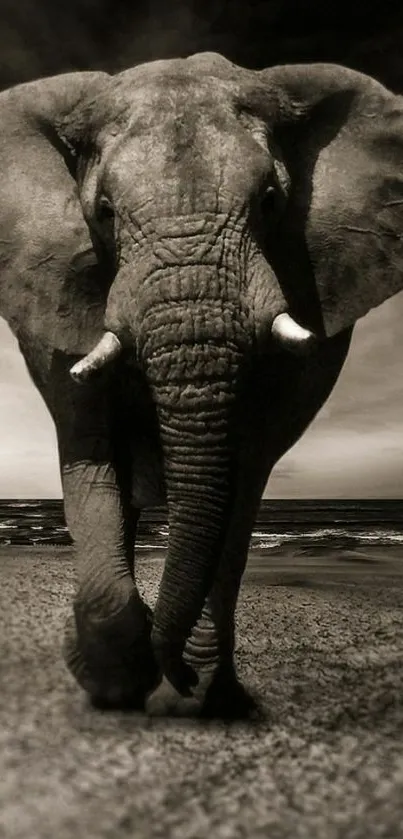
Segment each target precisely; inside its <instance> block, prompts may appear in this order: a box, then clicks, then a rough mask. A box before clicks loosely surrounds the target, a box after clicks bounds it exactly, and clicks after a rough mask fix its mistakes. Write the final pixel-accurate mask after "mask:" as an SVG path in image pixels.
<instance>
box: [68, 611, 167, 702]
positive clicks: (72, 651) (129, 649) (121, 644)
mask: <svg viewBox="0 0 403 839" xmlns="http://www.w3.org/2000/svg"><path fill="white" fill-rule="evenodd" d="M151 625H152V612H151V610H150V609H149V608H148V606H147V605H146V604H145V603H143V601H142V600H140V597H139V596H138V595H133V596H131V597H130V598H129V600H128V601H127V603H126V605H125V606H124V607H123V608H122V609H120V610H119V612H117V613H114V614H113V615H110V616H107V617H105V618H102V619H95V618H94V617H93V616H91V617H90V616H89V614H88V613H86V610H85V608H83V607H82V606H80V608H78V607H75V610H74V615H73V616H72V617H71V618H70V619H69V621H68V622H67V626H66V633H65V639H64V649H63V652H64V658H65V661H66V664H67V666H68V668H69V670H70V671H71V673H72V674H73V676H74V677H75V679H76V680H77V682H78V683H79V685H80V686H81V687H82V688H83V689H84V690H85V691H86V692H87V693H88V694H89V695H90V698H91V702H92V704H93V705H94V706H95V707H97V708H100V709H112V708H133V709H142V708H144V699H145V696H146V693H147V692H148V691H149V690H150V689H151V688H152V686H153V685H154V684H155V683H156V681H157V677H158V676H157V674H158V671H157V665H156V663H155V659H154V656H153V652H152V648H151V644H150V634H151Z"/></svg>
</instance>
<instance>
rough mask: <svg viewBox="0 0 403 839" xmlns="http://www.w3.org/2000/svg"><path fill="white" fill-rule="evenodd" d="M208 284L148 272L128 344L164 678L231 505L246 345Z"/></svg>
mask: <svg viewBox="0 0 403 839" xmlns="http://www.w3.org/2000/svg"><path fill="white" fill-rule="evenodd" d="M209 272H210V273H211V277H209V276H207V274H209ZM214 280H215V283H214ZM168 284H169V285H168ZM215 286H217V280H216V273H215V269H214V268H211V267H209V266H203V267H201V266H199V267H198V268H196V267H195V266H188V267H186V268H185V267H184V268H177V269H176V271H175V278H173V277H172V275H170V276H169V278H168V277H167V276H165V275H164V272H162V273H161V274H160V275H156V276H155V278H154V280H153V281H152V282H151V283H149V284H148V288H149V289H152V299H151V298H149V302H150V304H151V305H150V306H149V307H148V306H146V305H145V300H144V299H143V301H142V302H143V307H142V313H141V328H140V334H139V336H138V347H139V354H140V356H141V359H142V364H143V366H144V370H145V373H146V376H147V380H148V382H149V384H150V386H151V388H152V392H153V398H154V401H155V404H156V407H157V412H158V417H159V426H160V434H161V442H162V447H163V453H164V472H165V484H166V493H167V504H168V518H169V543H168V554H167V559H166V563H165V569H164V573H163V577H162V581H161V585H160V591H159V597H158V601H157V604H156V609H155V613H154V621H153V643H154V646H155V652H156V656H157V658H159V660H160V664H161V667H162V669H163V670H164V672H167V661H170V660H174V659H175V660H176V661H178V660H179V659H180V656H181V653H182V651H183V648H184V645H185V642H186V639H187V637H188V636H189V634H190V632H191V630H192V627H193V626H194V624H195V623H196V621H197V619H198V617H199V616H200V613H201V610H202V607H203V603H204V600H205V598H206V596H207V594H208V591H209V588H210V585H211V583H212V579H213V573H214V570H215V567H216V563H217V560H218V557H219V555H220V549H221V544H222V540H223V539H224V537H225V532H226V525H227V520H228V515H229V511H230V506H231V487H232V485H233V481H232V480H231V476H232V474H233V468H234V461H233V457H234V455H233V446H232V444H231V439H230V435H231V433H232V431H231V429H232V424H233V423H232V411H233V406H234V403H235V399H236V391H237V381H238V380H239V375H240V368H241V364H242V359H243V358H244V356H245V352H246V349H247V346H248V345H249V344H250V343H251V340H252V338H251V335H250V334H249V332H248V329H249V330H250V324H249V322H248V317H247V312H246V311H245V310H243V308H242V304H241V302H240V300H239V297H237V296H236V294H235V293H234V294H231V291H230V290H228V289H227V290H226V293H225V290H223V289H218V290H217V289H216V292H217V293H216V294H214V293H213V290H214V288H215ZM168 288H169V289H170V291H171V294H170V299H169V300H167V294H168ZM203 289H205V290H206V291H205V293H204V294H203V296H201V293H202V291H203ZM218 291H219V292H220V293H218ZM173 292H174V294H173ZM150 294H151V292H150ZM154 295H158V299H159V302H158V303H157V304H156V303H155V302H154V301H155V297H154ZM173 296H174V298H175V299H172V298H173ZM161 300H164V303H161ZM168 669H169V668H168Z"/></svg>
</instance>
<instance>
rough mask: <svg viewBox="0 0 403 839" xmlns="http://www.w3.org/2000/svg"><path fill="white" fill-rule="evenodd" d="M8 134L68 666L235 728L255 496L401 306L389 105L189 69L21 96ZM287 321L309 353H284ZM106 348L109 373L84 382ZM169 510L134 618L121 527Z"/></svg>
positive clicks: (18, 288)
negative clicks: (60, 539)
mask: <svg viewBox="0 0 403 839" xmlns="http://www.w3.org/2000/svg"><path fill="white" fill-rule="evenodd" d="M0 113H1V122H0V127H1V133H0V136H1V142H0V157H1V163H2V179H1V198H2V201H1V212H0V227H1V230H0V241H1V248H2V256H1V259H2V263H1V264H2V271H1V279H0V302H1V313H2V314H3V315H4V317H6V319H7V320H8V322H9V324H10V326H11V328H12V329H13V331H14V334H15V335H16V337H17V338H18V341H19V345H20V348H21V350H22V352H23V354H24V357H25V359H26V362H27V365H28V368H29V371H30V373H31V376H32V378H33V380H34V382H35V384H36V385H37V387H38V389H39V391H40V392H41V394H42V396H43V398H44V400H45V402H46V404H47V406H48V408H49V410H50V412H51V414H52V417H53V419H54V422H55V426H56V430H57V436H58V443H59V454H60V466H61V474H62V480H63V489H64V502H65V512H66V519H67V524H68V527H69V529H70V532H71V535H72V537H73V539H74V543H75V549H76V555H77V591H76V595H75V599H74V604H73V615H72V617H71V619H70V620H69V622H68V626H67V629H66V637H65V642H64V651H65V656H66V660H67V663H68V666H69V667H70V669H71V671H72V673H73V674H74V676H75V677H76V679H77V680H78V682H79V683H80V685H81V686H82V687H83V688H84V690H85V691H87V692H88V693H89V695H90V696H91V697H92V699H93V700H94V701H95V702H96V703H98V704H104V705H105V704H106V705H108V704H110V705H118V706H119V705H123V706H124V705H129V706H134V707H144V705H145V707H146V710H147V711H148V712H149V713H150V714H179V715H186V714H199V713H213V714H228V713H238V712H240V713H243V712H244V711H246V710H247V708H248V697H247V694H246V693H245V691H244V690H243V689H242V687H241V686H240V685H239V683H238V681H237V678H236V674H235V669H234V663H233V649H234V616H235V607H236V601H237V595H238V589H239V585H240V582H241V578H242V573H243V570H244V567H245V562H246V559H247V552H248V546H249V541H250V535H251V530H252V526H253V522H254V519H255V516H256V512H257V509H258V505H259V502H260V498H261V495H262V492H263V489H264V486H265V484H266V481H267V478H268V476H269V474H270V471H271V469H272V467H273V465H274V464H275V463H276V461H277V460H278V459H279V457H281V456H282V455H283V454H284V452H286V451H287V449H288V448H289V447H290V446H291V445H293V444H294V442H296V440H297V439H298V438H299V437H300V436H301V434H302V433H303V431H304V429H305V428H306V427H307V425H308V424H309V423H310V422H311V420H312V419H313V417H314V416H315V414H316V413H317V411H318V410H319V408H320V407H321V405H322V404H323V403H324V401H325V400H326V398H327V397H328V395H329V393H330V392H331V390H332V388H333V386H334V384H335V382H336V380H337V377H338V375H339V372H340V370H341V368H342V365H343V362H344V360H345V357H346V354H347V351H348V347H349V342H350V337H351V330H352V327H353V325H354V323H355V321H356V320H357V318H359V317H361V316H362V315H364V314H365V313H366V311H368V309H370V308H371V307H372V306H375V305H378V304H379V303H380V302H381V301H382V300H384V299H386V298H387V297H389V296H391V295H392V294H394V293H395V292H396V291H398V290H399V289H400V287H401V286H402V280H401V276H402V271H401V268H402V265H401V262H402V259H401V256H402V254H401V249H402V245H401V240H400V229H401V224H400V212H401V209H400V207H401V204H402V201H403V199H401V191H402V190H401V178H402V176H401V172H402V171H403V167H402V162H403V131H402V104H401V101H400V99H399V98H398V97H395V96H393V95H392V94H391V93H389V92H388V91H386V90H385V89H384V88H383V87H381V86H380V85H379V84H378V83H377V82H375V81H374V80H372V79H370V78H368V77H366V76H363V75H360V74H358V73H355V72H353V71H350V70H346V69H345V68H342V67H337V66H333V65H302V66H294V67H293V66H289V67H276V68H271V69H269V70H266V71H261V72H252V71H249V70H244V69H242V68H239V67H236V66H235V65H232V64H231V63H229V62H227V61H226V60H225V59H224V58H222V57H221V56H217V55H213V54H201V55H196V56H193V57H191V58H188V59H180V60H172V61H161V62H153V63H151V64H146V65H142V66H138V67H136V68H135V69H133V70H127V71H125V72H124V73H121V74H119V75H117V76H113V77H111V76H108V75H107V74H103V73H73V74H70V75H67V76H60V77H56V78H53V79H44V80H40V81H38V82H33V83H31V84H28V85H22V86H19V87H16V88H14V89H12V90H10V91H6V92H5V93H3V94H1V95H0ZM285 312H288V313H290V314H291V315H292V316H293V318H294V319H295V320H296V321H297V322H298V324H299V325H300V326H302V327H303V329H305V330H309V331H310V334H312V333H313V334H314V335H315V336H316V339H317V340H316V343H315V344H312V343H310V344H309V351H305V350H306V347H305V350H304V347H303V346H302V343H303V342H302V339H301V340H300V335H301V334H302V333H298V329H297V333H296V334H297V337H296V338H295V336H294V337H291V338H290V336H288V337H287V335H280V338H279V337H278V336H277V339H276V333H275V324H276V323H278V322H279V321H277V320H276V318H277V316H278V315H280V314H283V313H285ZM105 329H106V330H109V332H110V333H112V338H113V339H114V340H115V342H116V346H117V347H118V348H119V349H121V352H120V354H119V353H118V352H117V353H116V357H115V358H114V360H113V361H111V362H110V364H109V365H108V364H107V363H106V358H105V359H103V362H102V365H101V364H99V365H98V366H99V368H100V369H99V370H98V371H97V372H96V373H93V375H89V373H88V376H86V380H85V381H84V382H83V383H82V384H81V385H80V384H77V383H76V382H75V381H73V379H72V377H71V375H70V369H71V368H72V366H73V365H74V364H75V363H76V362H78V361H79V360H80V359H82V358H83V357H87V354H88V353H90V351H92V350H93V348H94V347H96V346H97V342H99V340H100V339H101V338H102V336H103V334H104V330H105ZM94 352H96V351H95V350H94ZM98 355H99V352H98ZM84 363H87V366H88V362H86V361H85V360H84ZM88 369H89V368H88ZM165 501H166V503H167V505H168V516H169V546H168V553H167V558H166V563H165V569H164V573H163V577H162V582H161V586H160V591H159V595H158V600H157V604H156V607H155V611H154V614H153V615H152V614H151V611H150V609H149V608H148V607H147V606H146V604H145V603H144V602H143V601H142V599H141V597H140V595H139V593H138V591H137V588H136V580H135V563H134V547H135V537H136V524H137V520H138V517H139V514H140V511H141V509H142V508H143V507H144V506H151V505H155V504H161V503H165Z"/></svg>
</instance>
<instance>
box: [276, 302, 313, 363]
mask: <svg viewBox="0 0 403 839" xmlns="http://www.w3.org/2000/svg"><path fill="white" fill-rule="evenodd" d="M271 334H272V336H273V338H274V340H275V341H276V342H277V343H278V344H281V345H282V346H283V347H284V348H285V349H287V350H290V351H291V352H295V353H296V354H297V355H304V354H305V353H308V352H309V351H310V350H311V349H312V348H313V347H314V346H315V344H316V335H315V334H314V333H313V332H311V331H310V330H309V329H305V328H304V327H303V326H300V325H299V323H297V322H296V321H295V320H294V319H293V318H292V317H291V315H289V314H288V313H287V312H282V313H281V314H280V315H277V317H275V318H274V321H273V324H272V328H271Z"/></svg>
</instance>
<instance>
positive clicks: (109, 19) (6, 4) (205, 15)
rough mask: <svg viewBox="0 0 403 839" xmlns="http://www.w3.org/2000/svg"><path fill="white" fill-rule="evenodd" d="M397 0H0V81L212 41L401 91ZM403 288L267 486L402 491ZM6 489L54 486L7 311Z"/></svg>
mask: <svg viewBox="0 0 403 839" xmlns="http://www.w3.org/2000/svg"><path fill="white" fill-rule="evenodd" d="M402 44H403V3H402V2H401V0H400V1H399V2H394V0H383V2H372V3H371V4H369V3H368V2H362V0H361V2H351V0H338V2H323V0H292V1H291V0H267V1H266V2H253V0H249V1H248V2H241V0H228V2H223V1H222V0H188V2H185V0H170V2H167V0H150V2H148V3H144V4H143V3H136V2H135V0H130V2H129V0H69V2H68V3H66V4H64V3H58V2H56V0H0V88H5V87H7V86H9V85H11V84H17V83H19V82H21V81H25V80H29V79H33V78H37V77H39V76H43V75H50V74H53V73H59V72H63V71H66V70H76V69H90V68H102V69H106V70H109V71H111V72H113V71H116V70H119V69H121V68H123V67H127V66H130V65H132V64H134V63H137V62H140V61H146V60H150V59H153V58H164V57H170V56H174V55H187V54H189V53H192V52H196V51H199V50H217V51H220V52H223V53H224V54H225V55H227V56H228V57H229V58H231V59H232V60H233V61H236V62H238V63H240V64H244V65H245V66H249V67H256V68H260V67H264V66H269V65H271V64H278V63H286V62H296V61H303V62H304V61H336V62H339V63H343V64H346V65H348V66H350V67H354V68H356V69H359V70H362V71H364V72H367V73H370V74H371V75H374V76H375V77H376V78H378V79H379V80H380V81H382V82H383V83H384V84H386V85H388V86H389V87H390V88H392V89H393V90H395V91H396V92H402V93H403V49H402ZM402 319H403V294H401V295H398V296H397V297H395V298H394V299H393V300H391V301H388V302H387V303H385V304H384V305H383V306H382V307H380V308H379V309H377V310H376V311H374V312H372V313H370V314H369V315H368V316H367V317H366V318H364V319H363V320H362V321H360V323H359V324H358V326H357V328H356V334H355V337H354V341H353V346H352V350H351V351H350V356H349V359H348V361H347V363H346V366H345V369H344V371H343V373H342V376H341V378H340V380H339V383H338V385H337V386H336V389H335V391H334V393H333V395H332V397H331V398H330V400H329V402H328V403H327V404H326V406H325V407H324V409H323V410H322V411H321V413H320V415H319V417H318V418H317V419H316V421H315V422H314V424H313V425H312V427H311V429H310V430H309V431H308V432H307V434H306V435H305V436H304V438H303V439H302V441H300V442H299V443H298V444H297V445H296V446H295V447H294V448H293V449H292V451H291V452H290V453H289V454H288V455H287V456H286V457H285V458H283V460H282V461H281V462H280V464H279V465H278V466H277V468H276V470H275V473H274V476H273V479H272V481H271V482H270V490H269V493H268V494H270V495H275V496H279V497H298V496H299V497H401V495H402V490H401V485H402V475H403V394H402V391H401V386H400V382H401V381H402V380H403V375H402V374H403V361H402V352H401V345H402V344H401V338H400V334H401V331H402V330H401V323H402ZM0 390H1V397H2V398H1V401H0V406H1V407H0V462H1V466H2V469H1V474H0V497H1V496H3V497H15V496H25V497H27V496H34V497H35V496H38V497H39V496H42V497H47V496H51V495H60V484H59V478H58V467H57V459H56V447H55V437H54V431H53V427H52V424H51V421H50V418H49V417H48V415H47V412H46V410H45V408H44V406H43V404H42V402H41V400H40V397H39V396H38V394H37V393H36V391H35V390H34V388H33V385H32V384H31V383H30V381H29V379H28V375H27V373H26V371H25V368H24V364H23V362H22V359H21V357H20V356H19V354H18V351H17V349H16V346H15V342H14V340H13V338H12V336H11V335H10V333H9V330H8V328H7V327H6V326H5V324H4V322H1V321H0Z"/></svg>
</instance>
